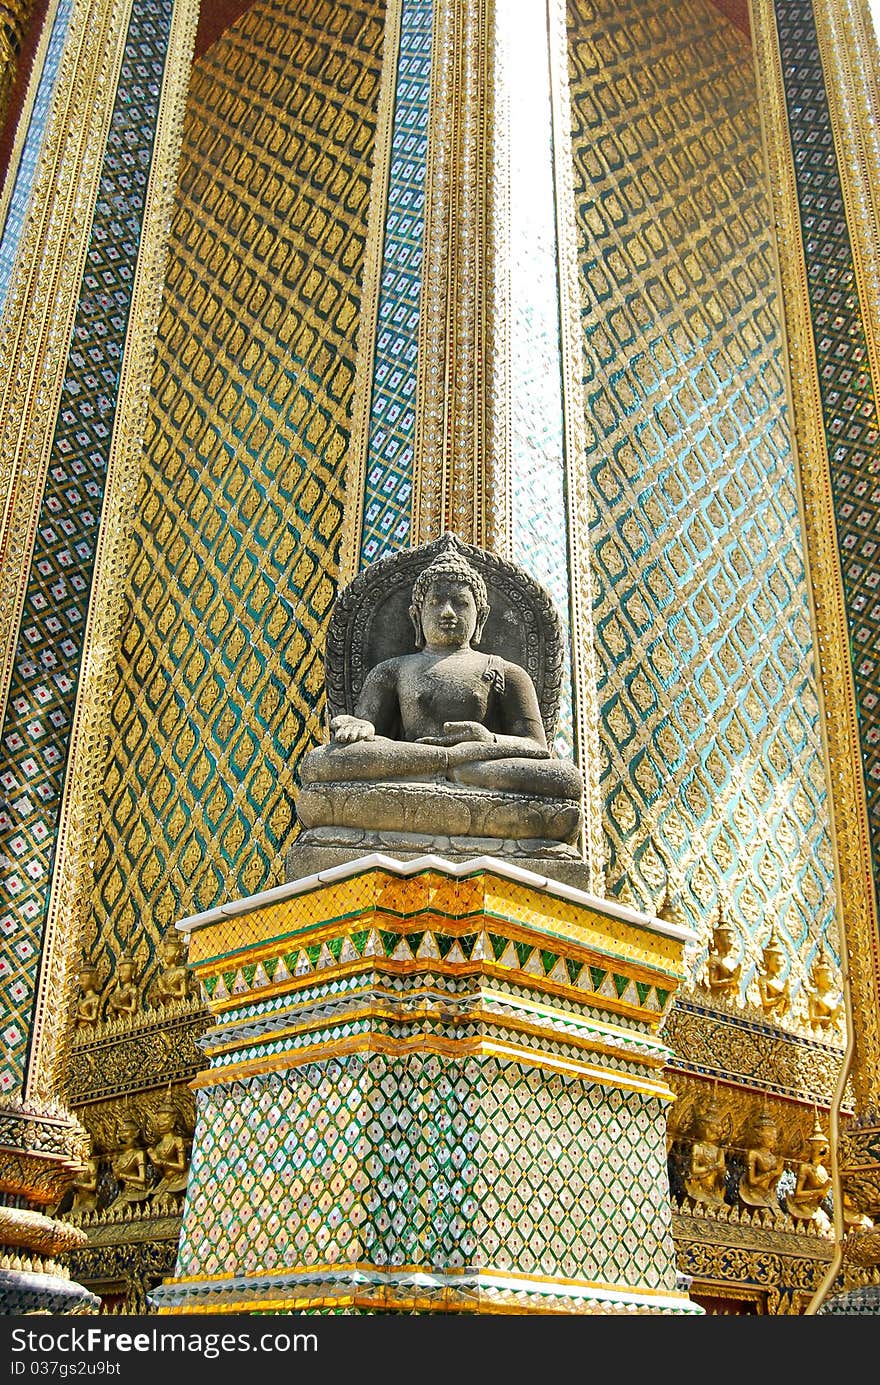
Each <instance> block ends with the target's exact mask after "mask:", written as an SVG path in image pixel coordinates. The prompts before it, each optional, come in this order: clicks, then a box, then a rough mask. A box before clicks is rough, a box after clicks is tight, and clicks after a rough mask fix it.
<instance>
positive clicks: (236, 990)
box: [232, 969, 250, 995]
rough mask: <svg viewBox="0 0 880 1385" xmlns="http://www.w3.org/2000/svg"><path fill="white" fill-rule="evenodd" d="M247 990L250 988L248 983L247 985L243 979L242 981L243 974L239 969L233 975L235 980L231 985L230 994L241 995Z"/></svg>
mask: <svg viewBox="0 0 880 1385" xmlns="http://www.w3.org/2000/svg"><path fill="white" fill-rule="evenodd" d="M249 989H250V987H249V986H248V983H247V982H246V981H245V979H244V973H243V972H242V971H241V969H239V970H238V971H237V972H236V973H235V980H234V981H233V983H232V994H233V995H243V994H244V992H245V991H247V990H249Z"/></svg>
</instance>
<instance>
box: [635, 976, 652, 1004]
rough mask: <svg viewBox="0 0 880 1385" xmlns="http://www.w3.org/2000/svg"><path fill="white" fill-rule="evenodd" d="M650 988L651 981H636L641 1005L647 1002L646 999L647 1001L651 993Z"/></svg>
mask: <svg viewBox="0 0 880 1385" xmlns="http://www.w3.org/2000/svg"><path fill="white" fill-rule="evenodd" d="M650 989H651V983H650V981H637V982H636V990H637V991H638V993H639V1004H640V1005H644V1004H645V1003H646V1001H647V999H648V993H649V991H650Z"/></svg>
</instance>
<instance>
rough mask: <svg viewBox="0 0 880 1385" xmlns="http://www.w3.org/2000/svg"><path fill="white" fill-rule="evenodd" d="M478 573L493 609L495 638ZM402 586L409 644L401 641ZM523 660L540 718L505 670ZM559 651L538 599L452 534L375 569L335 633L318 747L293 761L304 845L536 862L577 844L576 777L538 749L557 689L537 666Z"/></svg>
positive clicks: (347, 600)
mask: <svg viewBox="0 0 880 1385" xmlns="http://www.w3.org/2000/svg"><path fill="white" fill-rule="evenodd" d="M481 567H482V568H483V570H484V571H485V572H486V575H488V577H489V579H490V580H493V579H494V583H495V589H496V593H497V595H498V596H499V598H500V604H501V607H502V612H503V621H497V622H496V625H495V628H494V630H489V627H488V622H489V618H490V614H491V612H492V611H493V607H492V605H490V600H489V592H488V590H487V580H486V576H484V571H481V570H480V568H481ZM383 569H384V572H383ZM383 577H384V578H385V579H386V580H382V579H383ZM395 578H396V579H397V580H396V581H395V580H394V579H395ZM404 582H405V584H406V585H405V587H404V591H405V593H406V596H407V597H408V602H407V605H408V609H407V611H406V619H407V623H408V625H409V627H410V629H409V631H401V629H400V626H401V624H402V617H403V615H404V612H403V611H402V609H401V605H402V602H401V599H400V598H401V595H402V592H401V587H402V586H403V583H404ZM359 588H362V589H363V590H359ZM389 589H390V592H391V596H392V597H396V601H395V600H393V599H389V595H388V592H389ZM532 589H533V590H532ZM523 592H525V596H523ZM536 594H538V595H536ZM517 597H519V598H520V604H519V606H518V605H517ZM541 603H543V606H542V604H541ZM377 607H378V611H377ZM536 609H537V610H538V612H539V614H538V616H537V617H536V614H535V612H536ZM337 613H339V614H337ZM520 615H521V617H522V618H521V619H520ZM542 617H543V619H544V625H543V627H542V628H540V629H538V627H540V626H541V618H542ZM554 621H555V622H556V624H555V628H554V624H553V622H554ZM334 622H335V628H334ZM366 625H369V629H370V634H369V635H366V634H365V633H364V626H366ZM518 625H519V626H520V628H519V629H518V628H517V627H518ZM395 626H396V628H395ZM530 635H532V636H536V637H535V638H531V639H530V638H529V636H530ZM493 636H494V638H493ZM517 640H519V646H518V645H517ZM395 645H396V646H397V649H398V651H399V652H392V653H391V654H390V657H386V658H381V657H375V656H376V654H377V653H379V654H381V653H382V652H384V650H385V649H391V650H393V649H394V647H395ZM383 646H384V648H383ZM401 646H402V648H401ZM519 649H523V652H524V653H525V656H526V658H528V656H529V653H530V652H531V655H532V658H531V662H532V663H533V665H534V666H535V671H536V675H537V676H538V677H539V678H540V679H541V682H542V691H543V693H544V699H543V706H542V704H541V701H540V699H539V695H538V691H537V689H536V685H535V681H534V679H533V677H532V675H531V673H530V672H529V670H528V669H527V668H526V667H525V666H524V663H523V662H519V661H517V660H516V659H514V658H512V657H510V653H511V651H513V652H519ZM560 650H561V640H560V635H559V630H558V619H557V618H556V617H555V613H554V612H552V606H551V605H550V602H549V597H547V596H546V593H544V592H543V591H542V590H541V589H540V588H539V587H538V586H537V584H536V583H533V582H532V581H531V579H530V578H528V577H527V576H526V575H525V574H524V573H520V572H519V571H518V570H516V569H514V568H513V566H512V565H511V564H504V563H502V562H501V560H499V559H494V558H493V557H492V556H491V555H488V554H483V553H482V551H481V550H479V549H473V548H469V547H466V546H465V545H463V544H462V543H460V541H459V540H458V539H457V538H456V537H455V536H454V535H452V534H445V535H444V536H443V538H442V539H440V540H438V541H436V542H435V543H432V544H428V545H424V547H423V548H422V549H416V550H408V551H407V552H406V553H405V554H401V555H393V556H392V557H391V558H387V559H385V560H383V562H382V563H378V564H375V566H374V568H373V569H371V570H369V571H368V573H365V574H362V575H361V577H360V578H358V579H356V581H355V582H354V583H352V586H351V587H350V588H348V589H347V592H345V593H343V594H342V596H341V597H340V601H339V602H338V603H337V610H336V611H335V612H334V620H333V621H331V628H330V632H329V633H328V641H327V693H328V703H329V705H330V718H331V719H330V741H329V744H327V745H323V746H320V747H318V748H317V749H316V750H313V751H312V752H310V753H309V754H308V755H306V756H305V757H304V759H303V763H302V770H301V775H302V786H303V787H302V791H301V793H300V796H299V799H298V802H297V813H298V817H299V821H300V823H301V825H302V827H303V828H304V829H305V832H304V834H303V836H304V837H305V838H306V840H312V841H317V842H325V843H326V842H329V841H333V842H336V843H338V844H340V845H344V844H345V843H346V841H351V842H352V843H355V842H358V841H362V840H363V839H364V838H365V836H367V837H372V838H375V837H376V834H385V838H386V840H385V842H384V843H383V844H384V845H388V846H391V847H394V846H397V847H399V848H401V849H406V848H407V847H412V849H413V850H419V851H422V852H423V851H425V850H426V849H428V848H429V846H430V845H432V844H434V845H435V849H436V845H437V844H440V845H441V846H443V845H445V847H446V849H448V848H449V846H450V845H453V846H455V845H457V846H458V847H459V850H461V851H464V850H469V854H472V855H474V854H479V852H480V851H481V850H483V849H485V846H486V842H487V840H490V841H493V842H495V843H497V844H498V845H499V846H500V844H501V843H502V842H505V843H508V844H509V845H512V844H514V843H517V842H527V843H528V844H529V847H528V848H527V849H533V850H535V851H537V852H540V851H541V850H552V849H558V848H560V847H566V846H568V844H570V843H572V842H574V841H575V839H576V837H577V834H578V830H579V827H580V801H581V796H582V792H583V785H582V779H581V775H580V773H579V771H578V770H577V769H576V767H575V766H574V765H573V764H572V763H571V762H569V761H566V760H561V759H558V758H556V757H555V755H554V754H553V752H552V751H551V749H550V741H551V738H552V731H553V727H554V724H555V718H556V711H557V708H558V701H559V677H558V668H557V669H556V670H555V673H556V682H555V686H554V681H553V676H552V673H551V676H549V677H548V676H547V672H546V669H544V668H541V667H540V664H541V662H542V660H541V655H542V654H543V655H545V656H546V655H547V654H548V653H549V654H550V659H549V662H550V663H551V664H553V662H554V661H555V663H556V664H557V665H558V666H561V658H560V657H559V651H560ZM371 656H372V657H371ZM353 675H354V676H353ZM340 691H341V694H342V695H341V696H340ZM340 704H341V705H340ZM438 839H443V840H442V841H441V842H439V843H438ZM450 839H454V841H453V843H450ZM479 839H482V840H479ZM378 845H379V843H378V842H377V843H376V846H378ZM374 849H375V848H374ZM568 849H569V854H570V855H572V856H576V853H575V852H574V851H573V850H572V849H571V848H570V846H568Z"/></svg>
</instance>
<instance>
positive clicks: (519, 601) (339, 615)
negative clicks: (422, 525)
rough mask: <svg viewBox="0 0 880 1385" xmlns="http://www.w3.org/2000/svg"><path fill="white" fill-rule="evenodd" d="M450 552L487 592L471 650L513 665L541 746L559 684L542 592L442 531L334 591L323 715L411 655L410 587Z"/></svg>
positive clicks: (553, 633)
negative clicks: (387, 665)
mask: <svg viewBox="0 0 880 1385" xmlns="http://www.w3.org/2000/svg"><path fill="white" fill-rule="evenodd" d="M450 547H455V548H457V549H458V550H459V551H460V552H461V553H462V554H463V555H464V556H465V558H467V560H468V562H469V563H470V564H471V565H472V566H473V567H474V568H476V570H477V571H478V572H479V573H480V574H481V576H482V578H483V580H484V582H485V583H486V590H487V592H488V594H489V606H490V611H489V618H488V620H487V621H486V626H485V629H484V630H483V636H482V639H481V640H480V642H479V644H475V646H474V647H475V648H476V649H482V650H485V652H486V653H487V654H498V655H500V656H501V658H503V659H509V660H510V661H511V663H514V664H519V665H520V666H521V667H522V668H524V669H525V670H526V671H527V672H528V673H529V675H530V676H531V679H532V682H533V683H534V685H535V691H536V692H537V694H538V705H539V706H540V708H541V719H542V721H543V723H544V730H545V732H546V734H547V743H548V744H549V745H552V744H553V737H554V735H555V732H556V718H557V716H558V714H559V698H560V691H561V686H562V669H563V642H562V628H561V626H560V623H559V616H558V614H557V612H556V608H555V606H554V605H553V602H552V600H551V598H550V596H549V594H548V593H547V592H546V591H545V590H544V588H543V587H542V586H540V585H539V583H537V582H536V581H535V580H534V579H533V578H531V577H529V576H528V574H527V573H525V572H523V571H522V569H521V568H518V567H515V566H514V565H513V564H512V563H508V562H505V561H504V559H502V558H498V557H496V556H495V554H493V553H487V552H486V551H485V550H484V549H482V548H473V547H472V546H471V545H470V544H466V543H462V542H461V540H460V539H458V538H457V537H456V536H455V535H454V534H451V533H446V534H443V535H442V536H441V537H440V538H439V539H435V540H434V541H433V542H432V543H425V544H421V545H420V546H419V547H418V548H407V549H402V550H401V551H400V552H399V553H392V554H390V555H389V556H388V557H387V558H381V559H380V560H379V561H378V562H377V563H374V564H373V565H372V567H369V568H367V569H366V570H365V571H364V572H362V573H360V574H359V576H357V577H356V578H355V580H354V581H353V582H352V583H351V584H350V586H348V587H346V588H345V590H344V591H342V592H340V594H339V598H338V600H337V602H336V605H335V607H334V609H333V615H332V616H331V619H330V625H329V628H328V631H327V650H326V654H325V660H324V663H325V673H326V680H327V711H328V715H329V716H330V717H335V716H338V715H339V714H340V713H342V712H348V713H351V712H353V711H354V707H355V703H356V702H357V698H358V695H359V693H360V690H361V688H362V687H363V683H364V679H365V678H366V676H367V674H368V673H369V671H370V669H371V668H374V667H375V665H376V664H380V663H381V662H382V660H383V659H393V658H395V657H396V656H397V655H399V654H409V653H412V652H413V651H414V650H415V647H416V644H415V636H414V632H413V628H412V623H411V621H410V618H409V607H410V600H411V596H412V589H413V583H414V582H415V580H416V578H417V577H418V575H419V573H420V572H421V571H422V569H423V568H424V567H427V566H428V564H429V563H431V562H433V560H434V559H435V558H436V557H437V556H438V554H440V553H442V552H445V551H446V550H447V549H448V548H450Z"/></svg>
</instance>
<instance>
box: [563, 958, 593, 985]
mask: <svg viewBox="0 0 880 1385" xmlns="http://www.w3.org/2000/svg"><path fill="white" fill-rule="evenodd" d="M565 970H566V971H567V972H568V980H569V981H570V982H571V984H572V985H573V986H574V985H576V984H577V979H578V977H579V976H580V974H581V972H582V971H583V970H584V964H583V962H576V961H575V960H574V958H573V957H566V959H565ZM588 974H589V973H588Z"/></svg>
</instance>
